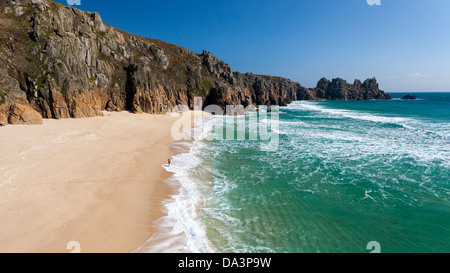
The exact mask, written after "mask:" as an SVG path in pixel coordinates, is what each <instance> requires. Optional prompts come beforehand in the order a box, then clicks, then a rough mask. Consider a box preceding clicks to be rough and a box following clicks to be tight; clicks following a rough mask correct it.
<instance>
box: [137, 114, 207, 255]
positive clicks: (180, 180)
mask: <svg viewBox="0 0 450 273" xmlns="http://www.w3.org/2000/svg"><path fill="white" fill-rule="evenodd" d="M198 122H199V121H196V122H195V123H196V125H197V126H195V128H193V129H192V130H202V128H203V131H201V132H199V131H197V132H194V131H192V132H190V133H191V135H192V136H195V135H197V136H198V137H197V140H195V141H193V142H187V141H185V142H177V143H174V144H172V145H173V146H175V147H173V148H176V149H179V150H181V151H182V152H181V153H179V154H177V155H175V156H174V157H173V158H172V162H171V165H170V167H169V166H167V165H163V167H165V169H166V170H167V171H169V172H171V173H173V176H172V177H171V178H170V179H169V180H168V181H166V182H167V183H169V184H170V185H171V186H173V187H176V188H177V193H176V194H175V195H173V196H171V198H170V199H169V200H166V201H165V202H164V209H165V212H166V213H167V216H165V217H162V218H161V219H159V220H158V221H157V223H156V224H157V227H158V231H159V232H158V234H156V235H155V236H154V237H152V238H151V239H150V240H149V241H148V242H147V243H146V244H145V245H144V246H143V247H141V248H140V249H138V250H137V252H190V253H211V252H214V248H213V246H212V244H211V243H210V242H209V240H208V238H207V236H206V229H205V227H204V226H203V224H202V223H201V221H200V213H201V209H200V208H201V206H202V204H203V198H204V197H203V195H202V194H201V191H200V189H199V184H198V181H196V179H195V175H196V170H197V169H198V167H199V166H200V165H201V164H202V160H201V159H200V157H199V155H198V153H199V146H201V139H203V138H205V137H206V136H207V135H208V134H210V132H209V130H211V128H212V122H214V120H213V119H211V118H206V119H205V120H204V121H203V122H202V123H203V124H201V125H202V126H200V124H199V123H198Z"/></svg>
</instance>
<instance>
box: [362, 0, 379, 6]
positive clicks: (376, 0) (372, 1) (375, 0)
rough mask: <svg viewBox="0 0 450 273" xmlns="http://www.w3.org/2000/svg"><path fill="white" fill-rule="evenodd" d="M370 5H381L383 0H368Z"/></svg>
mask: <svg viewBox="0 0 450 273" xmlns="http://www.w3.org/2000/svg"><path fill="white" fill-rule="evenodd" d="M366 1H367V5H369V6H381V0H366Z"/></svg>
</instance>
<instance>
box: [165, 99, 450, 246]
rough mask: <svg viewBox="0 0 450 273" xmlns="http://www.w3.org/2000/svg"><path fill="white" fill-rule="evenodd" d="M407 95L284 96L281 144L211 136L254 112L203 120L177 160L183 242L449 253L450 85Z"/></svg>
mask: <svg viewBox="0 0 450 273" xmlns="http://www.w3.org/2000/svg"><path fill="white" fill-rule="evenodd" d="M403 95H405V94H400V93H394V94H393V97H394V99H393V100H390V101H378V100H372V101H297V102H294V103H292V104H290V105H289V106H287V107H280V114H279V123H278V124H279V128H278V131H279V145H278V148H277V149H275V150H274V151H262V150H261V148H260V144H261V142H262V140H213V141H209V140H206V138H205V136H206V135H208V134H209V135H210V136H211V135H212V136H214V134H217V132H216V131H214V130H213V128H219V126H222V125H223V124H224V121H225V120H226V119H230V118H231V119H235V120H236V121H238V120H239V119H241V121H247V122H248V120H250V119H252V118H253V119H254V118H257V116H256V114H254V115H248V116H246V117H243V116H240V117H227V118H224V117H223V116H214V117H211V118H207V119H204V120H203V121H202V125H204V128H207V129H205V131H204V132H203V134H202V135H201V136H200V137H198V138H197V139H196V141H194V142H193V143H186V146H185V148H184V151H185V152H184V153H181V154H179V155H177V156H175V157H174V159H173V166H172V167H171V168H170V171H172V172H174V173H175V176H174V179H177V180H178V182H179V183H180V185H181V187H180V190H179V194H178V195H177V196H175V197H174V199H173V200H172V201H171V202H168V204H167V205H166V206H167V210H168V211H169V216H170V217H171V219H172V221H173V222H172V224H173V226H176V227H177V229H178V232H179V233H180V232H181V231H183V232H182V233H183V234H184V236H185V238H184V240H185V243H184V247H185V250H186V251H191V252H239V253H241V252H269V253H270V252H277V253H280V252H281V253H283V252H290V253H304V252H307V253H310V252H313V253H315V252H326V253H329V252H331V253H334V252H363V253H364V252H365V253H367V252H370V251H371V250H370V249H367V245H368V243H369V242H372V241H376V242H378V243H379V245H380V250H381V252H450V93H415V94H414V95H416V96H417V97H418V99H417V100H408V101H406V100H400V99H399V98H400V97H402V96H403ZM259 122H265V121H264V120H260V121H259ZM214 126H216V127H214ZM248 126H252V125H248ZM248 126H247V128H246V129H247V130H248V129H249V128H248ZM179 145H181V144H179Z"/></svg>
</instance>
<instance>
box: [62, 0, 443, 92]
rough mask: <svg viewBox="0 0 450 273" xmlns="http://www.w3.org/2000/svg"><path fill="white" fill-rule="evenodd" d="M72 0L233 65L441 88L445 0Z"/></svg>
mask: <svg viewBox="0 0 450 273" xmlns="http://www.w3.org/2000/svg"><path fill="white" fill-rule="evenodd" d="M80 1H81V6H74V7H77V8H80V9H82V10H87V11H98V12H99V13H100V15H101V16H102V19H103V21H104V22H106V23H108V24H110V25H113V26H115V27H118V28H120V29H123V30H126V31H128V32H131V33H133V34H136V35H140V36H145V37H149V38H155V39H160V40H163V41H166V42H169V43H173V44H176V45H180V46H183V47H186V48H189V49H190V50H192V51H195V52H201V51H202V50H203V49H206V50H208V51H210V52H212V53H213V54H214V55H216V56H217V57H218V58H220V59H222V60H224V61H226V62H227V63H229V64H230V65H231V67H232V69H233V70H234V71H239V72H243V73H245V72H253V73H255V74H267V75H275V76H282V77H286V78H289V79H292V80H295V81H298V82H300V83H301V84H302V85H303V86H306V87H314V86H315V85H316V83H317V81H318V80H319V79H320V78H321V77H327V78H329V79H331V78H336V77H341V78H344V79H346V80H347V81H349V82H353V80H354V79H355V78H358V79H361V80H364V79H366V78H369V77H374V76H375V77H377V79H378V82H379V84H380V87H381V88H382V89H384V90H385V91H389V92H395V91H404V92H424V91H450V1H449V0H381V5H380V6H370V5H368V4H367V1H366V0H277V1H274V0H255V1H253V0H223V1H218V0H207V1H204V0H198V1H195V0H193V1H187V0H184V1H177V0H173V1H153V0H147V1H145V0H140V1H139V0H127V1H123V0H121V1H118V0H80ZM57 2H60V3H63V4H67V2H68V1H66V0H59V1H57ZM69 2H70V1H69Z"/></svg>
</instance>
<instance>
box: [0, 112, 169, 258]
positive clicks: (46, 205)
mask: <svg viewBox="0 0 450 273" xmlns="http://www.w3.org/2000/svg"><path fill="white" fill-rule="evenodd" d="M104 115H105V116H104V117H95V118H87V119H65V120H44V122H43V124H42V125H36V126H6V127H2V128H0V151H1V157H0V219H1V221H0V252H62V253H65V252H66V253H68V252H70V251H71V250H69V249H67V244H68V242H70V241H77V242H79V244H80V247H81V249H80V250H81V252H132V251H134V250H136V249H137V248H138V247H139V246H141V245H142V244H143V243H145V242H146V241H147V240H148V239H149V238H151V237H152V235H153V234H154V232H155V223H154V221H155V220H157V219H159V218H160V217H161V216H163V215H162V214H163V212H162V204H161V202H162V201H163V200H165V199H167V198H168V196H169V195H170V194H172V193H173V191H174V189H172V188H170V187H169V186H168V185H167V184H166V183H165V182H164V180H165V179H167V178H169V176H170V173H168V172H166V170H165V169H164V168H163V167H162V165H163V164H166V163H167V159H168V158H170V157H171V151H170V148H169V146H168V145H167V144H169V143H171V142H173V141H174V140H173V139H172V137H171V126H172V124H173V123H174V122H175V121H176V120H177V118H175V117H171V116H170V115H149V114H131V113H128V112H111V113H109V112H104Z"/></svg>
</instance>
